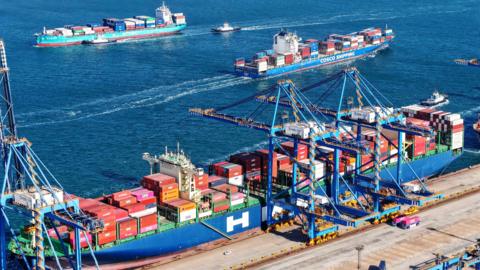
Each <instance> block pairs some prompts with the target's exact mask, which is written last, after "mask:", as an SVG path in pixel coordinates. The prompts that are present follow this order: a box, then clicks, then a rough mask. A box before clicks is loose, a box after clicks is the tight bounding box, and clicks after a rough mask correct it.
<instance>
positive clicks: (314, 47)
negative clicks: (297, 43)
mask: <svg viewBox="0 0 480 270" xmlns="http://www.w3.org/2000/svg"><path fill="white" fill-rule="evenodd" d="M306 43H307V44H308V45H309V46H310V55H311V56H312V57H318V40H316V39H308V40H307V41H306Z"/></svg>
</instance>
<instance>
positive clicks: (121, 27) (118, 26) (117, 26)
mask: <svg viewBox="0 0 480 270" xmlns="http://www.w3.org/2000/svg"><path fill="white" fill-rule="evenodd" d="M113 30H115V31H125V30H126V26H125V23H121V24H115V26H113Z"/></svg>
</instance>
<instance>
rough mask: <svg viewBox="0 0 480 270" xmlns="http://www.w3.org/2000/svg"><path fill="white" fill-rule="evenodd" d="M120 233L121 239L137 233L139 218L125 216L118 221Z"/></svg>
mask: <svg viewBox="0 0 480 270" xmlns="http://www.w3.org/2000/svg"><path fill="white" fill-rule="evenodd" d="M118 234H119V237H118V238H120V239H125V238H128V237H131V236H135V235H137V220H136V219H135V218H125V219H122V220H119V221H118Z"/></svg>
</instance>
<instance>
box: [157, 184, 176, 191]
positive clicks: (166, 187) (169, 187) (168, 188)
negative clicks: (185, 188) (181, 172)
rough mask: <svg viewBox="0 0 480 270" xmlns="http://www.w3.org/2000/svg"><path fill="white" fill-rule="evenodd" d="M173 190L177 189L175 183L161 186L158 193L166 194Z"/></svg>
mask: <svg viewBox="0 0 480 270" xmlns="http://www.w3.org/2000/svg"><path fill="white" fill-rule="evenodd" d="M175 189H178V184H177V183H169V184H162V185H161V186H160V187H159V188H158V191H160V192H168V191H171V190H175Z"/></svg>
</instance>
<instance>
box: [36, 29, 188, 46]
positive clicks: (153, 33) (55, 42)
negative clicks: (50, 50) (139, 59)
mask: <svg viewBox="0 0 480 270" xmlns="http://www.w3.org/2000/svg"><path fill="white" fill-rule="evenodd" d="M185 28H186V24H182V25H172V26H167V27H157V28H144V29H138V30H129V31H118V32H109V33H103V34H101V36H102V37H103V38H105V39H107V40H109V41H118V40H128V39H146V38H155V37H161V36H167V35H174V34H177V33H179V32H180V31H182V30H183V29H185ZM96 37H97V34H90V35H83V36H72V37H64V36H45V35H41V36H39V37H37V41H36V45H35V46H37V47H62V46H74V45H80V44H82V43H84V42H86V41H93V40H94V39H96Z"/></svg>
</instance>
